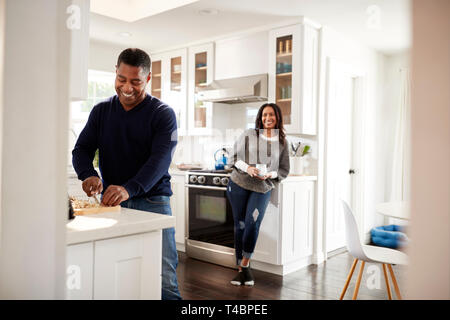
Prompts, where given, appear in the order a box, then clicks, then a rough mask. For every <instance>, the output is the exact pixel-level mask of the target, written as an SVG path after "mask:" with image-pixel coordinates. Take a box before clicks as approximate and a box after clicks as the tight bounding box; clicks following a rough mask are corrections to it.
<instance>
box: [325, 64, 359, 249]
mask: <svg viewBox="0 0 450 320" xmlns="http://www.w3.org/2000/svg"><path fill="white" fill-rule="evenodd" d="M354 83H355V78H354V76H353V75H352V73H351V72H350V70H349V67H347V66H346V65H345V64H343V63H341V62H339V61H336V60H332V59H329V60H328V78H327V100H326V101H327V115H326V142H325V148H326V162H325V175H326V176H325V177H326V178H325V179H326V185H325V210H326V215H325V219H326V222H325V223H326V251H327V252H330V251H333V250H336V249H339V248H342V247H345V246H346V242H345V225H344V216H343V212H342V204H341V199H342V200H344V201H346V202H347V203H349V204H350V206H351V207H352V206H353V204H352V177H353V174H351V173H350V170H351V169H353V168H352V162H353V161H352V154H353V153H352V128H353V122H352V119H353V106H354Z"/></svg>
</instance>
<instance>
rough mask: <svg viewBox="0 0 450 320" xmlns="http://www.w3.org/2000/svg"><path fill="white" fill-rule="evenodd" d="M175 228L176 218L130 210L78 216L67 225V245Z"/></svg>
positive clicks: (123, 209) (122, 209) (124, 209)
mask: <svg viewBox="0 0 450 320" xmlns="http://www.w3.org/2000/svg"><path fill="white" fill-rule="evenodd" d="M174 226H175V217H174V216H166V215H163V214H158V213H151V212H145V211H139V210H133V209H128V208H121V211H115V212H104V213H99V214H92V215H85V216H77V217H75V219H73V220H70V221H69V222H68V223H67V225H66V228H67V237H66V244H67V245H70V244H76V243H82V242H90V241H96V240H102V239H109V238H115V237H122V236H127V235H131V234H137V233H145V232H152V231H157V230H161V229H166V228H171V227H174Z"/></svg>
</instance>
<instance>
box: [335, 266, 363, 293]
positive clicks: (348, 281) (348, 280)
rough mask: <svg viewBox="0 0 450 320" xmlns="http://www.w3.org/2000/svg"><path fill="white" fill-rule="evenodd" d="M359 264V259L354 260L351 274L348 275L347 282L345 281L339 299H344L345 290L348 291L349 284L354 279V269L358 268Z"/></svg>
mask: <svg viewBox="0 0 450 320" xmlns="http://www.w3.org/2000/svg"><path fill="white" fill-rule="evenodd" d="M357 264H358V259H355V260H353V264H352V268H351V269H350V272H349V274H348V276H347V282H346V283H345V286H344V289H343V290H342V293H341V297H340V298H339V300H342V299H344V296H345V292H346V291H347V288H348V285H349V283H350V280H351V279H352V276H353V271H355V268H356V265H357Z"/></svg>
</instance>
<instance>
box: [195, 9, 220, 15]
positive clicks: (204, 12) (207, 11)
mask: <svg viewBox="0 0 450 320" xmlns="http://www.w3.org/2000/svg"><path fill="white" fill-rule="evenodd" d="M198 13H199V14H200V15H202V16H213V15H216V14H218V13H219V10H217V9H203V10H199V11H198Z"/></svg>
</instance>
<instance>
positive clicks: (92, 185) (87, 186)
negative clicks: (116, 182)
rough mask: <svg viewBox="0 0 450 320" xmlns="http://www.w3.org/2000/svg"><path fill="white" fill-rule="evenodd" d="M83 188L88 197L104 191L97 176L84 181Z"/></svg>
mask: <svg viewBox="0 0 450 320" xmlns="http://www.w3.org/2000/svg"><path fill="white" fill-rule="evenodd" d="M81 186H82V188H83V191H84V192H86V194H87V196H88V197H92V196H93V195H94V194H99V193H101V192H102V191H103V184H102V180H101V179H100V178H99V177H97V176H92V177H89V178H86V179H84V181H83V184H82V185H81Z"/></svg>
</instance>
